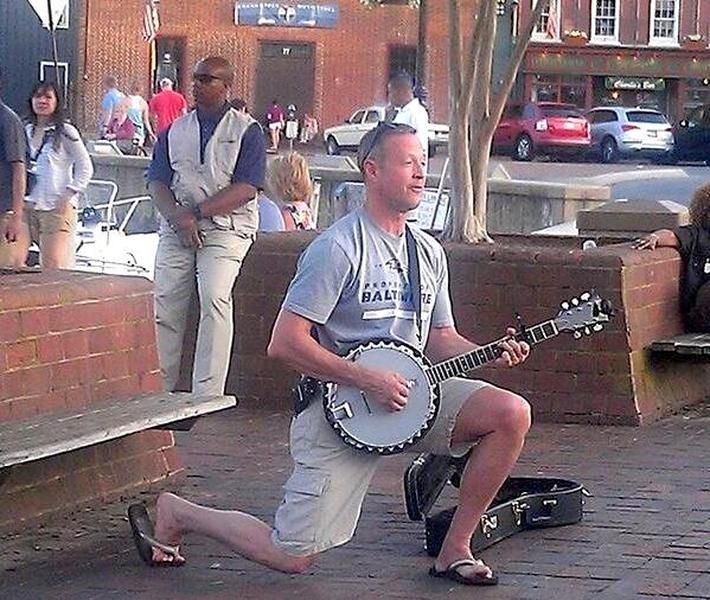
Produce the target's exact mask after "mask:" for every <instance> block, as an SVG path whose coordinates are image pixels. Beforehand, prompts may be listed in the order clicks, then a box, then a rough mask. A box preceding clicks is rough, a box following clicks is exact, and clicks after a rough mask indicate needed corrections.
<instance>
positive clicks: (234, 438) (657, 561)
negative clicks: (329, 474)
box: [0, 403, 710, 600]
mask: <svg viewBox="0 0 710 600" xmlns="http://www.w3.org/2000/svg"><path fill="white" fill-rule="evenodd" d="M288 419H289V415H288V414H286V413H284V412H273V411H267V410H257V409H247V408H237V409H235V410H232V411H229V412H225V413H221V414H216V415H212V416H210V417H207V418H203V419H202V420H201V421H199V422H198V423H197V425H196V426H195V427H194V428H193V430H192V431H191V432H188V433H178V434H177V444H178V448H179V449H180V450H181V453H182V455H183V457H184V460H185V463H186V465H187V467H188V474H187V477H186V478H185V479H184V480H183V482H182V484H181V485H180V491H181V492H182V493H183V494H185V495H186V496H187V497H188V498H190V499H192V500H195V501H198V502H201V503H206V504H209V505H211V506H215V507H225V508H241V509H245V510H247V511H250V512H253V513H254V514H256V515H258V516H260V517H263V518H265V519H267V520H269V521H270V520H271V517H272V514H273V511H274V509H275V507H276V505H277V503H278V502H279V500H280V496H281V485H282V483H283V482H284V481H285V479H286V477H287V475H288V473H289V470H290V460H289V457H288V452H287V447H286V439H287V427H288ZM709 456H710V403H706V404H705V405H701V406H698V407H695V408H693V409H690V410H686V411H685V412H684V413H682V414H680V415H676V416H673V417H669V418H667V419H665V420H663V421H661V422H658V423H656V424H653V425H649V426H645V427H642V428H626V427H594V426H581V425H556V424H538V425H535V426H534V427H533V430H532V432H531V435H530V437H529V441H528V443H527V445H526V448H525V451H524V454H523V457H522V458H521V460H520V463H519V465H518V467H517V469H516V473H517V474H521V475H535V474H538V475H542V476H559V477H564V478H570V479H576V480H579V481H581V482H583V483H584V484H585V485H586V487H587V488H588V489H589V490H590V491H591V492H592V494H593V497H591V498H588V499H587V501H586V505H585V514H584V519H583V521H582V522H581V523H580V524H578V525H572V526H567V527H561V528H555V529H547V530H538V531H531V532H526V533H523V534H520V535H518V536H516V537H514V538H511V539H508V540H505V541H503V542H501V543H499V544H498V545H496V546H494V547H492V548H490V549H489V550H487V551H485V552H484V554H483V557H484V558H485V560H486V561H487V562H488V563H489V564H490V565H492V566H493V567H494V568H495V569H496V570H497V572H498V573H499V575H500V578H501V583H500V585H498V586H497V587H495V588H488V589H481V588H468V589H467V588H464V587H461V586H457V585H455V584H452V583H449V582H444V581H441V580H434V579H432V578H430V577H428V576H427V574H426V572H427V569H428V568H429V565H430V564H431V559H430V558H428V557H427V556H426V553H425V551H424V549H423V527H422V524H421V523H414V522H410V521H408V520H407V518H406V514H405V508H404V502H403V496H402V473H403V470H404V468H405V467H406V465H407V464H408V461H409V460H410V458H411V457H407V456H397V457H392V458H389V459H386V460H384V461H383V464H382V467H381V468H380V470H379V472H378V474H377V476H376V478H375V481H374V483H373V485H372V487H371V490H370V494H369V496H368V498H367V501H366V505H365V508H364V514H363V518H362V520H361V522H360V526H359V528H358V532H357V535H356V537H355V539H354V540H353V541H352V542H351V543H350V544H348V545H346V546H344V547H342V548H338V549H335V550H333V551H331V552H329V553H327V554H326V555H325V556H324V557H323V558H322V560H321V561H320V563H319V565H318V566H317V568H315V569H314V570H313V571H312V572H311V573H309V574H307V575H301V576H290V575H284V574H279V573H272V572H270V571H268V570H267V569H264V568H262V567H259V566H256V565H252V564H250V563H247V562H246V561H245V560H243V559H241V558H239V557H236V556H234V555H232V554H231V553H230V552H229V551H227V550H226V549H225V548H223V547H221V546H220V545H218V544H217V543H215V542H212V541H210V540H206V539H203V538H200V537H197V536H188V537H187V539H186V540H185V543H184V545H183V549H184V554H185V556H186V557H187V559H188V564H187V565H186V566H185V567H184V568H181V569H150V568H148V567H145V566H144V565H143V564H142V563H141V562H140V561H139V559H138V556H137V554H136V552H135V550H134V547H133V542H132V540H131V537H130V534H129V528H128V523H127V521H126V519H125V517H124V514H125V507H126V505H127V503H128V502H129V501H134V500H135V497H133V498H125V499H122V500H121V501H120V502H115V503H112V504H109V505H106V506H104V507H100V508H97V509H92V510H88V509H87V510H84V511H82V512H79V513H77V514H74V515H73V516H71V517H68V518H67V519H64V520H55V521H53V522H51V523H49V524H47V525H45V526H44V527H31V528H26V529H24V530H23V531H21V532H20V533H19V534H16V535H7V536H3V537H2V538H0V543H1V544H2V548H3V552H2V554H1V555H0V570H1V571H2V578H1V580H0V598H2V599H3V600H14V599H32V600H40V599H45V598H47V599H57V600H60V599H61V600H64V599H66V600H90V599H97V600H98V599H102V600H103V599H111V598H136V599H140V600H168V599H195V600H197V599H200V600H202V599H205V600H207V599H209V600H218V599H220V600H221V599H235V598H257V599H264V600H272V599H286V598H302V599H303V600H306V599H308V600H311V599H313V600H319V599H323V600H326V599H327V600H330V599H337V600H346V599H350V598H357V599H358V600H366V599H369V598H401V599H408V600H413V599H418V598H422V599H423V598H427V599H437V598H447V599H449V598H451V599H456V598H483V599H487V598H490V599H496V600H498V599H516V600H523V599H533V598H536V599H543V598H544V599H556V600H566V599H568V598H569V599H577V598H588V597H589V598H599V599H604V600H606V599H608V600H625V599H636V598H640V599H642V600H650V599H652V598H685V599H700V598H710V470H709V469H708V457H709ZM454 491H455V490H453V488H452V489H449V490H448V491H447V492H446V497H445V498H442V500H441V502H440V503H441V505H442V506H446V505H448V504H451V503H452V502H453V492H454ZM140 498H142V499H144V500H146V501H148V502H149V501H151V500H152V499H153V498H154V495H153V494H143V495H141V496H140Z"/></svg>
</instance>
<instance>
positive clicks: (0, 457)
mask: <svg viewBox="0 0 710 600" xmlns="http://www.w3.org/2000/svg"><path fill="white" fill-rule="evenodd" d="M236 405H237V400H236V398H234V397H233V396H198V395H194V394H189V393H183V392H175V393H161V394H150V395H144V396H137V397H135V398H129V399H121V400H112V401H107V402H101V403H96V404H92V405H91V406H88V407H86V408H83V409H80V410H66V411H57V412H54V413H45V414H41V415H37V416H36V417H32V418H29V419H23V420H19V421H10V422H8V423H0V473H1V472H2V470H3V469H5V468H6V467H10V466H14V465H19V464H22V463H28V462H32V461H36V460H41V459H43V458H47V457H50V456H56V455H58V454H63V453H65V452H70V451H72V450H78V449H80V448H86V447H87V446H93V445H94V444H100V443H102V442H107V441H109V440H114V439H116V438H120V437H124V436H126V435H130V434H132V433H137V432H139V431H144V430H146V429H154V428H162V429H185V428H186V427H185V424H186V422H187V425H188V426H187V428H189V426H191V423H190V420H194V419H195V418H196V417H199V416H201V415H206V414H209V413H213V412H216V411H219V410H224V409H226V408H232V407H234V406H236ZM0 479H2V477H1V476H0Z"/></svg>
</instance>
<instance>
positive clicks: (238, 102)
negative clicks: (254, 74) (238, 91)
mask: <svg viewBox="0 0 710 600" xmlns="http://www.w3.org/2000/svg"><path fill="white" fill-rule="evenodd" d="M231 105H232V106H233V107H234V108H236V109H237V110H246V109H247V103H246V102H245V101H244V99H243V98H234V99H232V102H231Z"/></svg>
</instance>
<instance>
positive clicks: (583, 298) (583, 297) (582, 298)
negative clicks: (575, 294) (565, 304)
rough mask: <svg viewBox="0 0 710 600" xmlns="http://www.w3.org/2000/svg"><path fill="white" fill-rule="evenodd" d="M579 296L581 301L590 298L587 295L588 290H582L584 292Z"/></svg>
mask: <svg viewBox="0 0 710 600" xmlns="http://www.w3.org/2000/svg"><path fill="white" fill-rule="evenodd" d="M579 298H580V300H581V301H582V302H586V301H587V300H589V299H590V298H591V296H590V295H589V292H584V294H582V295H581V296H580V297H579Z"/></svg>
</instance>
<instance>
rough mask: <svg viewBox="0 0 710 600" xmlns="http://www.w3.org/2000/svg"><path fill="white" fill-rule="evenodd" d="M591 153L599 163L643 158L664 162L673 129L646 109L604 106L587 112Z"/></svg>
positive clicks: (662, 116) (671, 145) (660, 114)
mask: <svg viewBox="0 0 710 600" xmlns="http://www.w3.org/2000/svg"><path fill="white" fill-rule="evenodd" d="M586 116H587V120H588V121H589V123H590V125H591V134H592V150H593V151H594V152H595V154H597V155H598V156H600V157H601V160H602V162H605V163H612V162H616V161H617V160H619V158H623V157H630V156H644V157H648V158H651V159H652V160H655V161H659V162H661V161H664V160H666V159H667V158H668V157H669V156H670V155H671V153H672V152H673V146H674V143H673V130H672V128H671V124H670V123H669V122H668V119H666V117H665V116H664V115H663V114H662V113H660V112H658V111H657V110H652V109H649V108H626V107H623V106H604V107H599V108H593V109H592V110H590V111H589V112H588V113H587V115H586Z"/></svg>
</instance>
